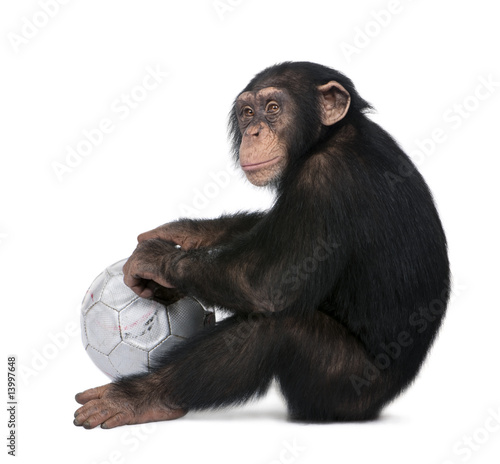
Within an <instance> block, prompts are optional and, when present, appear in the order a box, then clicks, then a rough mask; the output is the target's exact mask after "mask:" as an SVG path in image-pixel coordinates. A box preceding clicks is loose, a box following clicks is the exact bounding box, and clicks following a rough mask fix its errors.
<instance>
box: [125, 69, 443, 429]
mask: <svg viewBox="0 0 500 464" xmlns="http://www.w3.org/2000/svg"><path fill="white" fill-rule="evenodd" d="M332 80H335V81H337V82H339V83H340V84H341V85H342V86H344V88H345V89H347V91H348V92H349V93H350V95H351V106H350V108H349V111H348V113H347V115H346V117H345V118H344V119H343V120H342V121H340V122H339V123H337V124H334V125H333V126H331V127H323V128H321V130H320V131H318V129H319V128H320V126H321V122H320V110H319V106H318V105H319V95H318V91H317V90H316V87H317V86H318V85H321V84H325V83H327V82H329V81H332ZM268 86H275V87H282V88H285V89H286V90H287V91H288V92H289V93H290V94H291V95H292V97H293V101H294V102H295V105H296V108H298V111H299V114H297V115H295V116H296V121H297V124H296V127H291V128H290V138H289V139H288V140H287V146H288V149H289V157H290V160H289V163H288V165H287V167H286V169H285V172H284V174H283V176H282V178H281V179H280V180H279V182H278V184H277V185H276V188H277V189H276V191H277V197H276V201H275V203H274V205H273V207H272V208H271V209H270V210H269V211H268V212H266V213H257V214H244V213H241V214H237V215H234V216H231V217H224V218H220V219H219V220H217V219H216V220H212V221H197V223H198V224H199V226H200V227H207V230H210V228H214V227H215V228H217V227H219V228H224V229H225V230H226V231H227V233H226V234H225V235H223V236H221V237H223V238H221V240H220V242H219V243H217V244H215V245H214V246H212V247H210V248H199V249H196V250H190V251H187V252H186V253H185V254H184V255H183V257H182V258H181V259H180V260H179V261H178V263H177V265H176V266H175V268H173V269H170V270H167V269H166V270H165V272H166V273H167V275H168V280H170V281H171V282H172V283H173V284H174V285H175V286H176V287H178V288H179V289H180V290H181V291H182V292H183V293H187V294H192V295H194V296H196V297H198V298H200V299H202V300H203V301H205V302H206V303H208V304H210V305H215V306H219V307H223V308H225V309H227V310H229V311H231V312H232V313H233V316H231V317H229V318H228V319H226V320H224V321H221V322H219V323H217V325H216V327H215V328H213V329H210V330H208V331H206V332H203V333H201V334H199V335H198V336H196V337H194V338H193V339H190V340H189V341H187V342H186V343H185V344H183V345H180V346H179V347H178V348H177V349H176V350H175V351H173V352H171V353H169V354H168V355H167V356H166V357H165V358H164V359H163V360H161V362H160V363H159V365H158V366H157V368H156V370H155V372H154V373H153V374H152V377H151V378H152V379H156V380H155V382H151V383H150V386H149V387H148V391H142V394H143V395H145V398H148V401H150V400H152V401H153V400H156V401H162V402H164V403H167V404H169V405H171V406H182V407H185V408H187V409H203V408H215V407H221V406H226V405H230V404H236V403H241V402H243V401H246V400H247V399H249V398H251V397H254V396H258V395H260V394H262V393H264V392H265V391H266V389H267V387H268V385H269V383H270V381H271V380H272V379H273V378H274V379H276V380H277V382H278V384H279V386H280V388H281V390H282V392H283V394H284V396H285V398H286V401H287V403H288V407H289V412H290V415H291V417H292V418H293V419H295V420H300V421H310V422H313V421H345V420H367V419H372V418H375V417H376V416H377V414H378V413H379V411H380V410H381V408H382V407H383V406H384V405H385V404H386V403H388V402H389V401H390V400H392V399H393V398H394V397H395V396H396V395H397V394H398V393H400V392H401V391H402V390H403V389H404V388H405V387H406V386H407V385H408V384H409V383H410V382H411V381H412V380H413V379H414V378H415V376H416V375H417V373H418V371H419V368H420V366H421V364H422V362H423V360H424V358H425V356H426V354H427V352H428V350H429V347H430V346H431V344H432V342H433V339H434V337H435V335H436V332H437V330H438V328H439V326H440V322H441V319H442V317H443V315H444V311H445V308H446V304H447V301H448V296H449V264H448V258H447V250H446V240H445V236H444V233H443V229H442V226H441V223H440V220H439V217H438V214H437V212H436V208H435V206H434V203H433V200H432V196H431V194H430V192H429V189H428V187H427V185H426V184H425V181H424V180H423V178H422V177H421V175H420V174H419V173H418V171H417V170H416V168H415V166H414V165H413V164H412V163H411V161H410V160H409V158H408V157H407V156H406V155H405V154H404V153H403V152H402V150H401V149H400V148H399V147H398V145H397V144H396V142H395V141H394V140H393V139H392V138H391V136H390V135H389V134H388V133H387V132H385V131H384V130H383V129H381V128H380V127H379V126H378V125H377V124H375V123H373V122H372V121H370V120H369V119H368V118H367V117H366V115H365V112H367V111H368V110H369V109H370V105H369V104H368V103H367V102H366V101H364V100H363V99H362V98H361V97H360V96H359V95H358V93H357V92H356V90H355V88H354V86H353V84H352V82H351V81H350V80H349V79H348V78H347V77H345V76H343V75H342V74H341V73H339V72H337V71H334V70H332V69H329V68H326V67H324V66H321V65H317V64H313V63H283V64H280V65H276V66H273V67H270V68H268V69H266V70H264V71H263V72H261V73H260V74H258V75H257V76H256V77H255V78H254V79H253V80H252V81H251V82H250V84H249V85H248V86H247V87H246V88H245V89H244V91H246V90H256V89H260V88H265V87H268ZM230 133H231V137H232V142H233V150H234V153H235V156H236V157H237V156H238V147H239V145H240V142H241V134H240V130H239V127H238V122H237V119H236V116H235V114H234V110H233V113H232V114H231V117H230ZM141 381H142V378H141V377H135V378H127V379H123V380H122V381H120V382H119V383H118V385H119V387H120V388H121V389H122V390H123V391H124V392H128V393H129V394H131V395H132V394H133V395H137V394H140V393H141ZM153 384H154V385H155V388H152V387H151V385H153Z"/></svg>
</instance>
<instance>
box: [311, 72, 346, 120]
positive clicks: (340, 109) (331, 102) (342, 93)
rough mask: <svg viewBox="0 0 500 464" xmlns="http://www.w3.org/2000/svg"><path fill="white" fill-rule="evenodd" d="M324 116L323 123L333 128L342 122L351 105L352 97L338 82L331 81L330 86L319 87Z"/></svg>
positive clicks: (322, 117) (322, 116)
mask: <svg viewBox="0 0 500 464" xmlns="http://www.w3.org/2000/svg"><path fill="white" fill-rule="evenodd" d="M318 90H319V94H320V99H321V107H322V115H321V122H322V123H323V124H324V125H325V126H331V125H332V124H335V123H336V122H338V121H340V120H341V119H342V118H343V117H344V116H345V115H346V113H347V110H348V109H349V105H350V104H351V96H350V95H349V92H348V91H347V90H346V89H344V87H342V86H341V85H340V84H339V83H338V82H336V81H330V82H328V84H324V85H319V86H318Z"/></svg>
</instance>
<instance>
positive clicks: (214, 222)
mask: <svg viewBox="0 0 500 464" xmlns="http://www.w3.org/2000/svg"><path fill="white" fill-rule="evenodd" d="M263 215H264V213H262V212H254V213H238V214H234V215H225V216H221V217H219V218H217V219H179V220H178V221H174V222H169V223H167V224H163V225H162V226H159V227H157V228H156V229H153V230H150V231H149V232H144V233H143V234H141V235H139V237H138V241H139V243H140V242H142V241H144V240H151V239H155V238H159V239H161V240H165V241H167V242H173V243H175V244H176V245H180V246H181V248H182V249H183V250H190V249H192V248H200V247H208V246H214V245H216V244H218V243H224V242H227V241H228V240H231V239H232V238H233V237H235V236H236V235H238V234H241V233H244V232H246V231H248V230H250V229H251V228H252V227H254V226H255V225H256V224H257V223H258V221H259V220H260V219H261V218H262V217H263Z"/></svg>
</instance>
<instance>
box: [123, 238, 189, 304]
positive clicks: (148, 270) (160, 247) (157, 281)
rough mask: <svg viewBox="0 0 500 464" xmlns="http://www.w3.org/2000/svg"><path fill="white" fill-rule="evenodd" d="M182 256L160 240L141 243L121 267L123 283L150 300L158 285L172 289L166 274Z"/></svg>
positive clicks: (175, 248)
mask: <svg viewBox="0 0 500 464" xmlns="http://www.w3.org/2000/svg"><path fill="white" fill-rule="evenodd" d="M183 254H184V251H182V250H180V249H179V248H177V247H176V246H175V245H173V244H172V243H169V242H165V241H163V240H160V239H152V240H145V241H142V242H140V243H139V244H138V245H137V248H136V249H135V251H134V252H133V253H132V256H131V257H130V258H129V259H128V261H127V262H126V263H125V265H124V266H123V274H124V277H123V281H124V282H125V284H126V285H128V286H129V287H130V288H131V289H132V290H133V291H134V292H135V293H137V295H139V296H140V297H142V298H152V297H154V295H155V288H156V287H157V286H158V285H161V286H162V287H167V288H172V287H173V285H172V284H171V283H170V282H169V281H168V278H167V276H166V274H167V272H168V271H169V270H171V268H172V266H173V265H174V264H175V263H176V262H177V260H178V259H179V258H180V257H181V256H182V255H183Z"/></svg>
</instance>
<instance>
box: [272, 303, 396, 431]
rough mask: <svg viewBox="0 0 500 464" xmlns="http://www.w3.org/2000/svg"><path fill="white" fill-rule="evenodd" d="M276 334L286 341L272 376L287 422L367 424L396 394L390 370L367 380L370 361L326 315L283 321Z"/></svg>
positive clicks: (346, 331) (343, 329) (360, 345)
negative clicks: (281, 396)
mask: <svg viewBox="0 0 500 464" xmlns="http://www.w3.org/2000/svg"><path fill="white" fill-rule="evenodd" d="M281 330H282V331H283V332H284V333H286V334H287V338H286V341H285V342H284V343H283V344H282V346H281V347H280V351H281V353H282V356H281V359H280V362H279V363H278V368H277V371H276V373H275V375H276V378H277V380H278V383H279V385H280V387H281V390H282V392H283V394H284V396H285V398H286V400H287V402H288V409H289V413H290V417H291V419H292V420H298V421H304V422H327V421H357V420H370V419H373V418H375V417H377V415H378V413H379V411H380V409H381V408H382V407H383V405H384V404H385V403H387V402H388V401H389V400H390V399H392V397H394V395H395V394H396V393H397V391H399V389H398V388H395V387H394V385H395V383H396V382H395V381H394V379H393V378H392V377H393V374H392V371H391V369H387V370H385V371H384V370H378V372H377V371H375V372H372V371H370V375H369V376H367V374H366V373H367V366H370V365H371V366H373V360H371V361H370V359H369V358H368V357H367V354H366V351H365V349H364V347H363V346H362V344H361V343H360V342H359V341H358V340H357V339H356V338H355V337H354V336H352V335H351V334H350V333H349V331H348V330H347V329H346V328H345V327H344V326H343V325H342V324H340V323H339V322H337V321H336V320H335V319H333V318H331V317H329V316H327V315H326V314H324V313H321V312H319V311H315V312H314V313H313V314H311V315H310V316H308V317H307V318H306V319H304V318H301V319H299V318H292V317H287V318H284V319H283V321H282V323H281ZM285 356H286V359H285Z"/></svg>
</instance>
